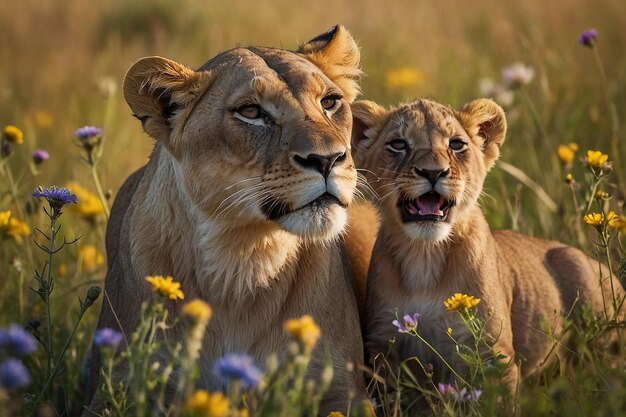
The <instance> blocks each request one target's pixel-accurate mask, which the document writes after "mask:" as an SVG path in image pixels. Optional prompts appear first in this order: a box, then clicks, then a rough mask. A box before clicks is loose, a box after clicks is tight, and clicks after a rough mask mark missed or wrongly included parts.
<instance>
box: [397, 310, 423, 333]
mask: <svg viewBox="0 0 626 417" xmlns="http://www.w3.org/2000/svg"><path fill="white" fill-rule="evenodd" d="M419 319H420V314H419V313H415V314H413V316H411V315H409V314H405V315H404V317H403V318H402V320H403V322H402V323H400V322H399V321H398V320H394V321H392V322H391V323H392V324H393V325H394V326H396V327H397V328H398V331H399V332H400V333H411V332H413V331H415V330H417V322H418V320H419Z"/></svg>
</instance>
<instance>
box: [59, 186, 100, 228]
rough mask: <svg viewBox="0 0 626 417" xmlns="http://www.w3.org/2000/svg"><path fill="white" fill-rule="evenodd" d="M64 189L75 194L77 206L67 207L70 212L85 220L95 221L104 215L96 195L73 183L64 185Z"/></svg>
mask: <svg viewBox="0 0 626 417" xmlns="http://www.w3.org/2000/svg"><path fill="white" fill-rule="evenodd" d="M65 188H68V189H69V190H70V191H71V192H73V193H74V194H76V197H77V198H78V204H70V205H69V206H68V207H69V209H70V210H71V211H72V212H74V213H76V214H77V215H79V216H80V217H82V218H84V219H86V220H95V219H96V218H97V217H99V216H103V215H104V207H102V202H101V201H100V198H98V196H97V195H95V194H93V193H92V192H91V191H89V190H87V189H86V188H84V187H82V186H81V185H79V184H78V183H76V182H73V181H71V182H68V183H67V184H65Z"/></svg>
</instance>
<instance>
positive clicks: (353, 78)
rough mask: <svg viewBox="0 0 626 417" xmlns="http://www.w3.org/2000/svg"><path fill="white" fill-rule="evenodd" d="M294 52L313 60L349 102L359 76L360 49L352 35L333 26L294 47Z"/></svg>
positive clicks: (357, 84) (354, 92) (343, 29)
mask: <svg viewBox="0 0 626 417" xmlns="http://www.w3.org/2000/svg"><path fill="white" fill-rule="evenodd" d="M297 52H298V53H300V54H302V55H303V56H304V57H305V58H306V59H308V60H309V61H311V62H312V63H313V64H315V65H316V66H317V67H318V68H319V69H321V70H322V72H323V73H324V74H326V76H327V77H328V78H330V79H331V80H332V82H334V83H335V84H337V86H338V87H339V88H341V90H342V91H343V93H344V95H345V97H346V100H348V102H350V103H351V102H353V101H354V99H355V98H356V97H357V96H358V95H359V94H360V93H361V87H360V86H359V79H360V77H361V69H360V67H359V62H360V60H361V53H360V52H359V47H358V45H357V44H356V42H355V40H354V38H353V37H352V35H350V32H348V30H347V29H346V28H345V27H343V26H341V25H337V26H333V27H332V28H330V29H329V30H328V31H327V32H325V33H322V34H321V35H318V36H316V37H315V38H313V39H311V40H310V41H309V42H307V43H305V44H304V45H301V46H300V48H298V51H297Z"/></svg>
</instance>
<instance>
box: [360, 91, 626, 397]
mask: <svg viewBox="0 0 626 417" xmlns="http://www.w3.org/2000/svg"><path fill="white" fill-rule="evenodd" d="M352 112H353V117H354V124H353V145H354V148H355V151H354V153H355V160H356V162H357V166H358V167H359V168H364V169H367V170H370V171H371V172H372V173H373V174H374V175H376V176H377V177H378V179H377V181H376V182H372V185H373V187H374V188H375V189H376V191H377V192H378V194H379V195H380V208H381V229H380V232H379V234H378V239H377V241H376V244H375V247H374V251H373V254H372V260H371V266H370V269H369V274H368V282H367V300H366V310H367V311H366V329H365V343H366V348H367V350H368V351H369V353H370V354H372V355H375V354H377V353H380V352H387V351H388V349H389V343H388V341H389V339H391V338H393V337H395V338H396V343H395V345H394V346H393V348H392V352H391V357H390V358H389V359H390V360H391V362H392V363H395V364H397V362H398V361H399V360H402V359H406V358H408V357H412V356H417V357H418V358H419V359H420V360H421V362H422V363H423V364H428V363H432V364H433V365H434V367H435V378H438V379H441V378H442V375H441V372H444V373H445V372H446V370H445V369H444V368H443V366H442V363H441V362H440V361H439V360H438V358H437V357H436V356H435V355H434V354H433V352H432V351H431V350H430V349H428V348H427V347H425V345H424V344H422V343H421V342H419V341H418V339H417V338H415V337H411V336H408V335H403V334H399V333H398V329H396V327H394V325H392V320H393V319H394V318H395V315H396V312H394V310H395V309H397V314H398V315H399V316H400V317H402V316H403V315H405V314H411V315H412V314H413V313H415V312H418V313H420V314H421V318H420V321H419V324H418V332H419V334H420V335H421V336H423V337H424V338H425V339H426V340H427V341H429V342H430V343H431V344H432V345H433V346H434V347H435V348H436V350H437V351H438V352H439V353H441V354H442V355H443V357H444V358H447V360H448V362H450V363H452V365H453V366H454V367H457V368H458V367H461V369H463V365H462V364H461V363H460V359H459V357H458V355H457V354H456V353H455V350H454V345H453V342H452V341H451V339H450V337H449V336H448V335H447V334H446V333H447V332H446V329H448V328H452V329H453V332H454V333H453V334H454V337H455V339H457V340H460V341H461V342H465V343H468V342H469V341H470V338H471V334H470V333H469V331H468V330H467V329H465V328H464V326H463V324H462V323H461V320H460V318H459V315H458V314H453V313H450V312H448V311H446V309H445V307H444V300H446V299H447V298H448V297H450V296H451V295H452V294H454V293H459V292H460V293H464V294H468V295H472V296H475V297H476V298H480V299H481V302H480V304H479V305H478V307H477V314H479V315H481V316H483V317H485V316H486V315H487V313H488V312H489V314H490V315H491V317H490V318H489V319H488V320H487V321H486V322H487V324H486V326H487V330H488V332H489V334H490V336H491V337H493V339H494V340H495V342H494V343H493V348H494V350H495V351H496V352H500V353H501V354H504V355H506V356H507V359H505V360H506V361H508V362H509V365H508V367H507V372H506V376H505V381H504V382H505V383H506V384H507V385H508V386H509V387H510V388H511V389H514V388H515V384H516V383H517V380H518V378H519V377H520V376H521V377H523V376H526V375H528V374H530V373H532V372H533V371H535V370H537V369H538V368H539V367H540V366H541V365H542V363H543V362H544V361H545V359H546V358H547V357H549V356H550V351H551V349H552V347H553V342H552V341H551V339H550V333H554V334H556V335H558V334H559V332H560V328H561V323H560V320H561V313H562V312H564V311H568V310H569V309H570V308H571V307H572V306H573V304H574V303H575V302H578V303H579V304H580V305H583V304H589V305H591V308H592V309H593V311H594V312H595V313H597V314H600V313H601V312H602V313H603V312H604V311H605V310H604V304H603V301H602V293H601V288H600V285H599V280H598V274H597V269H598V266H597V264H596V263H595V261H593V260H592V259H590V258H588V257H587V256H586V255H584V254H583V253H582V252H581V251H579V250H577V249H574V248H572V247H568V246H566V245H564V244H561V243H557V242H553V241H547V240H541V239H536V238H532V237H528V236H524V235H521V234H519V233H515V232H511V231H498V232H492V231H491V230H490V229H489V225H488V224H487V221H486V220H485V217H484V216H483V214H482V212H481V209H480V207H479V204H478V198H479V196H480V194H481V192H482V187H483V181H484V179H485V176H486V174H487V172H488V171H489V170H490V169H491V167H492V166H493V165H494V163H495V161H496V159H497V158H498V156H499V149H500V146H501V145H502V143H503V142H504V138H505V134H506V128H507V124H506V119H505V115H504V112H503V110H502V109H501V108H500V106H498V105H497V104H496V103H495V102H493V101H491V100H488V99H479V100H475V101H472V102H470V103H469V104H466V105H465V106H464V107H463V108H462V109H461V110H459V111H456V110H453V109H451V108H449V107H446V106H444V105H441V104H439V103H436V102H433V101H430V100H417V101H415V102H412V103H408V104H404V105H401V106H399V107H397V108H392V109H391V110H386V109H384V108H382V107H380V106H379V105H377V104H375V103H372V102H369V101H359V102H356V103H354V104H353V105H352ZM607 275H608V274H604V276H605V277H606V276H607ZM613 285H614V287H615V288H616V292H617V295H618V296H621V295H622V294H623V288H622V286H621V285H620V284H619V283H618V282H617V281H615V282H614V283H613ZM603 286H604V287H605V288H604V290H605V295H606V294H607V293H608V294H609V295H608V297H610V284H609V282H607V281H605V282H604V283H603ZM577 298H578V301H576V299H577ZM607 300H610V298H607ZM608 304H610V301H607V307H606V308H607V313H608V314H609V315H610V314H611V311H610V308H609V306H608ZM546 326H547V327H546ZM463 330H465V332H463ZM444 379H445V378H444Z"/></svg>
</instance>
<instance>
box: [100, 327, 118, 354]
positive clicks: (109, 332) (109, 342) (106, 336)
mask: <svg viewBox="0 0 626 417" xmlns="http://www.w3.org/2000/svg"><path fill="white" fill-rule="evenodd" d="M122 337H123V336H122V333H120V332H118V331H117V330H113V329H111V328H109V327H104V328H102V329H98V330H97V331H96V334H95V336H94V337H93V344H94V345H95V346H96V347H99V348H102V347H112V348H114V349H115V348H116V347H117V345H119V344H120V342H121V341H122Z"/></svg>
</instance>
